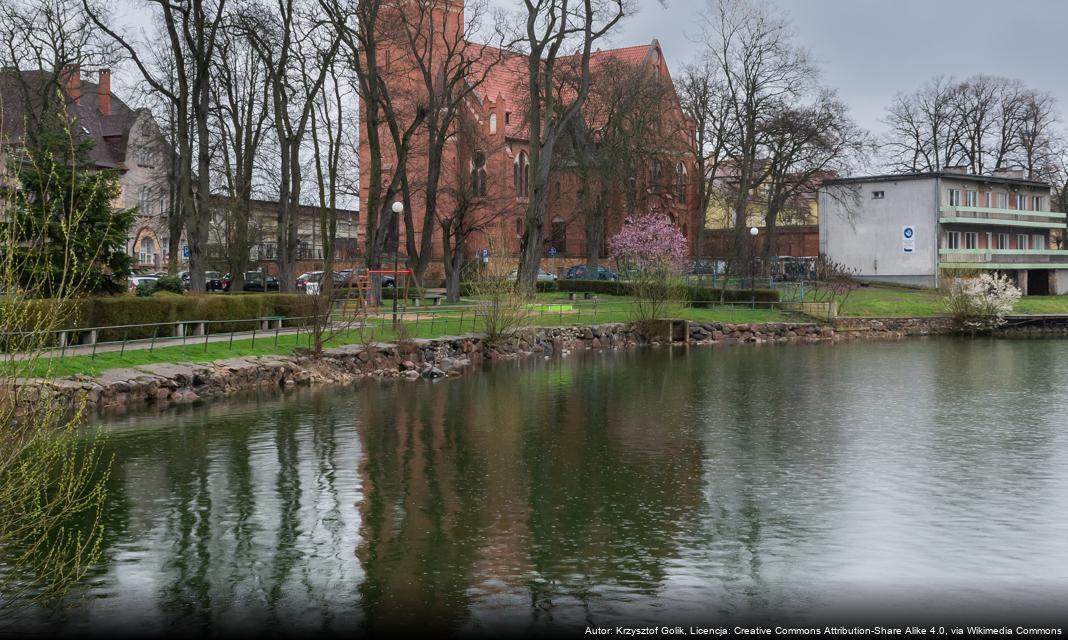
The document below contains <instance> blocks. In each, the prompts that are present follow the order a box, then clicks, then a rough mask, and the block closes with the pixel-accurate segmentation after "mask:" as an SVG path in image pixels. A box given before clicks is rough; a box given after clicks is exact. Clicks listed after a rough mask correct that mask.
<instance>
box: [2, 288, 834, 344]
mask: <svg viewBox="0 0 1068 640" xmlns="http://www.w3.org/2000/svg"><path fill="white" fill-rule="evenodd" d="M577 295H580V296H581V295H582V293H578V294H577ZM487 304H488V303H486V302H485V301H481V302H480V301H478V300H472V301H468V302H467V303H466V304H454V305H443V306H429V307H428V306H421V305H411V306H409V305H402V306H401V307H400V308H399V311H398V316H397V318H398V323H397V324H398V325H399V326H401V327H403V328H402V329H400V330H399V331H398V329H397V326H396V325H394V324H393V316H392V312H391V309H389V308H388V307H387V306H382V307H375V308H370V309H368V310H366V311H357V310H356V309H354V308H351V307H355V306H357V303H356V301H355V300H338V301H337V304H336V305H335V306H334V307H333V308H332V310H331V313H330V316H329V318H324V317H321V316H314V315H310V316H260V317H256V318H246V319H237V320H233V319H227V320H179V321H171V322H159V323H143V324H130V325H111V326H98V327H81V328H68V329H57V330H52V331H47V332H29V331H26V332H6V333H0V344H2V345H3V346H4V347H5V348H4V349H3V351H4V352H5V353H6V357H7V358H14V359H19V358H20V356H21V355H23V353H21V352H8V351H6V347H7V346H8V345H10V344H12V343H13V341H11V340H10V338H18V337H24V338H31V339H32V340H33V347H32V353H34V354H35V355H37V356H44V357H55V358H60V359H63V358H68V357H82V356H89V357H90V358H96V356H97V354H98V353H105V352H110V353H114V352H118V353H119V356H120V357H122V356H123V355H125V353H126V351H128V350H144V349H147V350H148V351H150V352H151V351H154V350H155V349H159V348H165V347H182V348H186V349H187V348H190V347H197V348H201V347H202V350H203V351H204V352H206V351H208V349H209V346H210V345H211V344H213V343H215V344H219V343H225V344H226V345H227V350H230V351H232V350H233V349H234V343H235V342H244V341H249V343H250V344H249V345H248V346H249V348H250V349H254V348H255V345H256V343H257V341H260V340H271V341H272V342H273V344H274V345H275V346H277V345H278V344H279V342H280V341H281V339H282V338H283V337H286V338H287V341H288V337H289V336H293V340H292V342H293V346H300V344H301V340H302V338H305V337H306V339H307V341H308V345H309V346H310V345H311V344H312V342H313V339H314V338H313V333H314V328H315V326H316V325H317V323H318V324H319V325H320V326H323V327H325V333H327V334H328V335H332V336H334V338H333V339H332V340H331V341H332V342H337V343H348V342H349V341H350V340H351V338H352V337H353V332H358V333H360V335H361V337H362V336H372V337H373V336H380V337H383V338H385V339H394V338H396V337H398V335H400V334H401V333H403V335H405V336H406V337H410V338H421V337H439V336H442V335H460V334H463V333H465V332H467V333H475V332H478V331H480V329H481V327H482V319H481V316H482V315H483V314H484V313H485V312H486V305H487ZM635 304H637V303H636V302H634V301H629V300H612V299H602V298H599V297H596V296H594V297H593V299H590V300H586V299H575V300H570V299H566V298H561V299H553V300H537V301H532V302H530V303H528V304H527V307H528V308H527V309H526V310H525V312H524V313H522V314H520V315H522V316H523V320H524V324H525V325H528V326H577V325H590V324H599V323H604V322H618V321H625V320H627V319H630V317H631V316H633V308H634V305H635ZM669 304H671V305H672V306H673V307H675V308H679V307H682V308H685V309H688V310H692V309H702V310H712V311H718V312H719V317H720V318H721V319H723V320H724V321H726V322H733V321H734V320H735V319H738V320H739V321H742V320H743V319H745V320H748V319H749V318H746V315H745V314H746V313H747V312H750V311H751V310H752V309H755V308H760V309H770V310H776V311H780V312H785V313H797V312H799V311H801V309H799V307H798V306H797V305H796V304H795V303H791V302H762V301H759V300H755V301H737V302H722V303H721V302H712V301H710V302H691V301H673V302H670V303H669ZM813 315H815V314H813ZM750 317H751V316H750ZM244 325H247V326H249V327H250V328H249V329H238V328H237V327H239V326H244ZM224 326H228V329H229V330H225V329H223V327H224ZM149 332H150V334H149ZM143 334H149V335H143ZM339 334H340V340H338V336H339ZM109 336H111V337H112V338H111V339H105V338H107V337H109ZM139 336H140V337H139ZM14 343H15V344H18V342H17V341H14ZM24 346H25V345H24Z"/></svg>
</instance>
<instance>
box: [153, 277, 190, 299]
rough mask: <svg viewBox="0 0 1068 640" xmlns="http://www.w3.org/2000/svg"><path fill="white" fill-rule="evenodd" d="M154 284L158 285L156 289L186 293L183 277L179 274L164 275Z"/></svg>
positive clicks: (179, 293)
mask: <svg viewBox="0 0 1068 640" xmlns="http://www.w3.org/2000/svg"><path fill="white" fill-rule="evenodd" d="M154 284H155V285H156V291H170V292H171V293H177V294H178V295H181V294H183V293H185V287H184V286H183V285H182V279H181V278H179V277H177V276H162V277H161V278H160V279H159V280H156V282H155V283H154Z"/></svg>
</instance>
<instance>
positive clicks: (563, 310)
mask: <svg viewBox="0 0 1068 640" xmlns="http://www.w3.org/2000/svg"><path fill="white" fill-rule="evenodd" d="M554 296H555V297H554ZM560 296H561V294H559V293H553V294H539V296H538V304H534V305H531V309H530V316H529V318H528V320H527V324H529V325H534V326H561V325H582V324H597V323H606V322H626V321H629V320H631V319H633V318H632V316H631V310H630V305H629V302H630V300H629V299H628V298H626V297H622V296H620V297H616V296H603V298H607V299H601V298H599V299H598V300H597V302H596V304H593V303H591V302H589V301H576V302H569V303H567V304H552V303H553V302H558V301H559V300H561V297H560ZM562 299H563V300H566V299H567V294H563V296H562ZM387 312H388V309H387ZM671 315H672V316H674V317H680V318H684V319H687V320H692V321H698V322H728V323H751V322H778V321H784V320H788V319H789V317H788V316H786V315H784V314H783V313H781V312H779V311H776V310H773V309H749V308H746V307H742V306H737V307H736V306H726V307H718V308H713V309H688V308H687V309H676V310H674V311H673V312H672V313H671ZM405 320H406V321H405V323H404V326H405V333H406V335H407V336H408V337H411V338H436V337H440V336H445V335H458V334H463V333H471V332H475V331H477V330H478V327H477V326H475V320H474V314H473V311H472V310H471V309H426V308H424V309H419V310H416V309H415V308H409V309H408V310H407V313H406V314H405ZM373 322H374V323H375V326H373V327H371V328H369V329H367V330H366V331H365V332H363V334H362V335H361V332H360V331H359V330H358V329H356V328H353V329H349V330H346V331H342V332H340V333H338V334H336V335H335V336H334V337H333V339H331V341H330V342H329V345H328V346H342V345H345V344H358V343H360V342H362V341H363V340H364V339H365V336H366V339H373V340H376V341H381V342H389V341H392V340H395V339H396V337H397V335H396V333H395V332H394V331H393V329H392V327H391V323H390V318H389V317H388V315H387V316H386V317H384V318H378V319H373ZM297 346H301V347H308V346H310V345H309V336H308V334H307V333H302V334H301V335H300V336H299V338H298V336H296V335H293V334H290V335H284V334H283V335H280V336H278V338H277V339H276V338H275V337H274V335H272V334H270V333H267V334H264V336H263V337H257V338H256V340H255V342H254V343H253V341H252V340H251V339H242V340H234V341H233V343H232V344H231V343H229V342H228V341H223V342H209V343H207V344H205V343H203V342H199V343H197V342H196V341H195V339H192V338H191V339H190V341H189V342H188V343H187V344H186V345H185V346H173V347H158V348H155V349H153V350H151V351H149V350H148V349H130V350H127V351H126V352H125V353H124V354H122V355H120V354H119V353H118V352H100V353H97V355H96V357H91V356H72V357H70V356H69V357H64V358H59V357H54V358H52V359H50V360H42V361H40V362H38V363H37V365H36V367H35V368H34V370H33V371H25V372H22V371H20V372H19V373H20V375H32V376H45V375H47V376H52V377H67V376H72V375H98V374H99V373H101V372H102V371H106V370H107V369H116V368H123V367H135V366H140V365H147V364H154V363H163V362H172V363H201V362H211V361H213V360H221V359H225V358H235V357H241V356H265V355H289V354H292V353H293V349H294V348H295V347H297Z"/></svg>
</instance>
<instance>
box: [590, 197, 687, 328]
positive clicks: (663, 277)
mask: <svg viewBox="0 0 1068 640" xmlns="http://www.w3.org/2000/svg"><path fill="white" fill-rule="evenodd" d="M608 250H609V253H610V254H611V255H612V257H614V258H616V259H617V260H618V261H620V262H622V263H624V264H625V265H627V266H628V267H633V268H634V269H635V270H634V271H633V272H631V273H629V274H628V275H629V276H630V290H631V293H632V294H633V296H634V299H635V301H634V306H633V315H634V316H635V320H638V321H640V322H647V323H648V322H650V321H653V320H661V319H663V318H664V317H665V316H666V315H667V314H668V312H669V311H670V310H671V309H673V308H674V307H675V306H676V302H677V301H678V300H679V299H680V298H681V297H682V295H681V294H682V293H683V282H682V278H681V277H680V275H679V274H680V272H681V271H682V268H683V266H684V265H685V263H686V254H687V249H686V237H685V236H684V235H682V232H681V231H679V228H678V227H676V226H675V225H674V224H673V223H672V222H671V219H670V218H668V217H667V216H666V215H664V214H662V213H657V212H650V213H645V214H641V215H636V216H629V217H628V218H627V219H626V220H624V221H623V228H622V229H620V231H619V233H617V234H616V235H614V236H612V237H611V238H609V239H608Z"/></svg>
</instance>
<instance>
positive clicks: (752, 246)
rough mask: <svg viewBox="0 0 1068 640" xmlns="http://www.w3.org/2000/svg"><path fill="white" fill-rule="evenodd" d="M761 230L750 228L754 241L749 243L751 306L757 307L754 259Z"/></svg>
mask: <svg viewBox="0 0 1068 640" xmlns="http://www.w3.org/2000/svg"><path fill="white" fill-rule="evenodd" d="M758 233H760V230H759V229H757V228H756V227H750V228H749V235H750V236H752V238H753V239H752V241H751V242H750V243H749V305H750V306H751V307H753V308H755V307H756V284H755V283H754V282H753V277H754V276H753V259H754V258H755V257H756V237H757V234H758Z"/></svg>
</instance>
